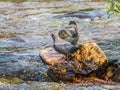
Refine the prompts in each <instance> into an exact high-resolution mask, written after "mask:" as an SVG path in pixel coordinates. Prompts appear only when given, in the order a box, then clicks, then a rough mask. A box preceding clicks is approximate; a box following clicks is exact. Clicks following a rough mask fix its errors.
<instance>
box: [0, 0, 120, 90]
mask: <svg viewBox="0 0 120 90" xmlns="http://www.w3.org/2000/svg"><path fill="white" fill-rule="evenodd" d="M106 4H107V3H106V2H81V1H79V0H70V1H62V0H61V1H49V2H47V1H44V2H43V1H42V2H21V3H16V2H0V89H2V90H16V89H18V90H21V89H22V90H80V89H83V90H89V89H95V90H108V89H115V90H119V89H120V87H119V83H118V84H116V85H105V84H99V83H97V82H96V83H88V84H86V83H78V84H73V83H63V82H59V83H56V82H51V80H50V79H49V78H47V77H46V75H45V74H43V73H45V72H46V71H47V69H48V68H49V66H47V65H44V64H43V62H42V60H41V59H40V57H39V51H40V50H42V49H44V48H46V47H49V46H52V44H53V41H52V39H51V37H50V33H51V32H53V33H54V32H57V31H58V30H59V29H60V28H61V27H64V26H66V24H68V22H69V21H70V20H75V21H76V22H77V24H78V32H79V34H80V38H79V43H81V42H85V41H89V40H92V41H94V42H96V43H97V44H98V45H99V46H100V48H101V49H102V50H103V51H104V52H105V53H106V55H107V58H108V59H116V60H118V64H119V62H120V61H119V60H120V24H119V23H120V17H117V16H114V15H110V17H109V18H108V15H107V13H106V6H105V5H106ZM76 7H77V8H76ZM96 9H97V10H99V11H100V12H105V13H102V15H101V17H99V16H98V17H96V16H95V15H96V14H95V13H97V12H92V11H96ZM73 12H74V14H73ZM75 12H79V13H80V15H81V14H82V15H83V14H85V15H86V14H87V16H86V17H84V18H83V17H82V18H80V17H77V16H78V13H77V14H75ZM66 14H67V15H69V14H70V15H71V14H73V16H74V17H73V16H70V17H68V16H67V17H64V15H66ZM75 15H76V16H75ZM57 16H62V17H59V18H56V17H57ZM88 16H89V17H88ZM94 16H95V18H94ZM91 18H92V19H91ZM115 75H116V77H120V71H119V70H118V72H117V73H116V74H115ZM114 79H115V80H116V78H114ZM116 82H117V81H116Z"/></svg>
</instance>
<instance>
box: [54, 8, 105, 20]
mask: <svg viewBox="0 0 120 90" xmlns="http://www.w3.org/2000/svg"><path fill="white" fill-rule="evenodd" d="M106 14H107V13H106V12H105V11H103V10H97V9H96V10H94V9H90V10H86V11H85V10H83V11H77V12H70V13H66V14H63V15H58V16H55V17H56V18H63V17H77V18H82V19H83V18H90V19H94V18H101V17H102V16H104V15H106Z"/></svg>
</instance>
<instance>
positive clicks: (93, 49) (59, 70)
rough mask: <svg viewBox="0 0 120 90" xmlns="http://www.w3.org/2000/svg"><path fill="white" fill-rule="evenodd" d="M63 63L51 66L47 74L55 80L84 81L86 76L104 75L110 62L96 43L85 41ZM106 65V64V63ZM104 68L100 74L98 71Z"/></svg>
mask: <svg viewBox="0 0 120 90" xmlns="http://www.w3.org/2000/svg"><path fill="white" fill-rule="evenodd" d="M71 56H72V57H71V58H67V59H66V60H65V61H63V62H61V63H56V64H54V65H53V66H52V67H50V68H49V69H48V71H47V74H48V75H49V76H50V77H51V78H52V79H53V80H54V81H60V80H62V81H64V82H82V81H83V80H85V78H88V77H89V78H91V77H96V76H100V77H101V76H103V73H104V72H105V71H106V69H104V70H102V69H103V68H101V67H104V65H105V64H106V63H107V62H108V60H107V57H106V55H105V54H104V52H103V51H102V50H101V49H100V48H99V46H98V45H97V44H96V43H93V42H85V43H82V44H80V45H79V49H78V50H77V51H76V52H75V53H73V54H72V55H71ZM105 67H106V65H105ZM100 69H101V70H102V71H101V73H99V75H97V73H98V72H99V71H97V70H100Z"/></svg>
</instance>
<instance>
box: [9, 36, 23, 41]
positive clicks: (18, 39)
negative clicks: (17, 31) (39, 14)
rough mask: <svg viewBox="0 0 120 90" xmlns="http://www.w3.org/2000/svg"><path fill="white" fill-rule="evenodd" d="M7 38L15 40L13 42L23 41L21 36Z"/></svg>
mask: <svg viewBox="0 0 120 90" xmlns="http://www.w3.org/2000/svg"><path fill="white" fill-rule="evenodd" d="M9 40H11V41H15V42H25V41H24V40H23V39H22V38H21V37H18V36H16V37H11V38H9Z"/></svg>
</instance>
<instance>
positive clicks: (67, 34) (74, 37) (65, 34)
mask: <svg viewBox="0 0 120 90" xmlns="http://www.w3.org/2000/svg"><path fill="white" fill-rule="evenodd" d="M58 35H59V37H60V38H61V39H64V40H65V41H68V42H70V43H71V44H73V45H75V44H76V43H77V42H78V39H79V35H78V31H77V24H76V22H75V21H70V22H69V26H68V27H65V28H64V29H62V30H60V31H59V32H58Z"/></svg>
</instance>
